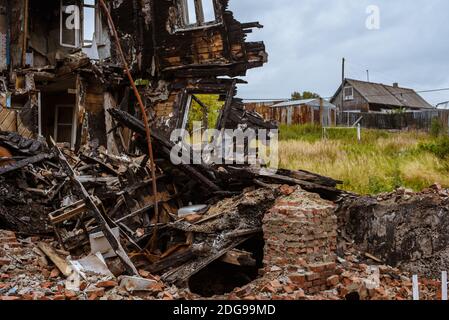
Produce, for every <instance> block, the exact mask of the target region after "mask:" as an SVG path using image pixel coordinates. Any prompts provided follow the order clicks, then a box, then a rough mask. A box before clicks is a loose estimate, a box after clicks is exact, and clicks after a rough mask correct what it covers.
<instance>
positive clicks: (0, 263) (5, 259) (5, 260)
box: [0, 258, 11, 267]
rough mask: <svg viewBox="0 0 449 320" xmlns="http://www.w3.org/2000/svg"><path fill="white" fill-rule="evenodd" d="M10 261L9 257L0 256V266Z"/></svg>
mask: <svg viewBox="0 0 449 320" xmlns="http://www.w3.org/2000/svg"><path fill="white" fill-rule="evenodd" d="M10 263H11V260H10V259H7V258H0V267H1V266H6V265H9V264H10Z"/></svg>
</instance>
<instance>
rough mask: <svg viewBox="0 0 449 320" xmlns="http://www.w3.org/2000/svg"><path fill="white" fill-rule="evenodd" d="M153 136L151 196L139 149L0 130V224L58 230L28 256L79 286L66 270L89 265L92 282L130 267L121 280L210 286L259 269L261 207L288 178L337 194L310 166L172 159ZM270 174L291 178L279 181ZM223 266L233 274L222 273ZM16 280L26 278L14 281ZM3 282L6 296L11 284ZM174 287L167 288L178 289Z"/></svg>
mask: <svg viewBox="0 0 449 320" xmlns="http://www.w3.org/2000/svg"><path fill="white" fill-rule="evenodd" d="M127 119H128V120H127V121H129V119H131V122H132V123H134V124H137V127H135V126H133V125H130V127H131V129H133V130H135V131H136V132H137V135H136V137H135V139H136V142H137V143H141V142H142V140H144V138H142V136H141V135H139V134H138V133H139V130H140V129H139V127H138V126H139V121H138V120H137V119H133V118H132V116H128V117H127ZM125 123H127V122H126V121H125ZM128 124H129V123H128ZM155 141H156V143H157V148H156V149H157V150H162V152H158V153H157V154H156V156H157V157H158V160H157V161H156V163H155V167H156V172H157V192H158V194H157V196H156V197H155V196H154V195H153V193H152V191H153V189H152V188H150V185H151V182H152V180H151V178H149V177H150V176H151V175H150V170H151V164H150V162H149V157H148V156H147V155H145V154H144V153H142V154H141V155H134V154H129V153H127V154H122V155H120V156H115V155H110V154H109V153H108V152H107V151H106V150H105V149H103V148H102V147H101V146H95V145H86V146H83V147H82V148H80V149H79V150H78V151H76V152H75V151H74V150H73V149H70V148H68V146H66V145H64V144H56V143H55V142H54V141H52V140H51V141H50V142H51V146H48V145H47V144H46V143H45V142H39V141H36V140H32V139H25V138H23V137H20V136H18V135H17V134H14V133H5V132H3V133H1V134H0V145H1V146H2V147H3V148H4V149H5V150H6V151H7V152H9V155H8V157H5V158H4V159H3V160H4V161H6V162H5V163H4V164H3V165H2V166H1V168H0V170H1V171H0V178H1V179H3V181H4V184H3V186H2V188H3V189H4V190H6V191H5V192H4V193H3V195H2V196H1V197H0V204H1V206H2V207H1V211H0V227H1V228H3V229H8V230H12V231H14V232H17V234H19V235H20V236H21V237H25V239H29V238H26V237H30V236H32V237H40V238H42V237H50V239H53V240H55V239H56V240H57V243H51V244H48V243H47V244H45V243H39V245H38V248H39V250H40V251H39V250H37V251H39V252H43V253H44V256H41V257H40V258H38V257H35V258H36V260H37V261H41V260H42V259H43V258H44V257H45V256H46V257H48V258H49V259H50V260H51V261H52V262H53V263H54V264H55V265H56V267H57V269H58V270H59V271H60V273H61V274H62V276H63V277H64V278H65V281H66V282H65V283H66V285H65V287H66V289H65V290H69V291H70V292H72V291H75V292H84V291H83V290H80V289H79V288H80V287H82V286H80V283H78V284H76V283H75V284H72V286H73V287H71V285H69V284H67V281H68V280H67V279H69V280H70V277H72V276H73V275H76V277H78V278H83V279H85V280H86V281H87V280H88V279H89V275H90V274H91V273H93V274H94V279H90V280H89V281H88V282H89V286H88V287H87V288H88V289H89V287H90V286H94V288H92V289H93V290H94V291H95V290H96V289H95V284H96V283H97V282H98V281H100V282H101V281H116V280H108V279H109V278H108V277H120V276H123V275H126V276H131V277H137V278H133V279H131V280H129V279H127V280H125V282H126V283H130V284H129V285H130V286H131V287H133V286H134V285H137V286H139V285H141V284H140V281H142V280H141V275H142V274H145V275H147V276H148V277H151V279H152V281H153V282H154V281H156V282H158V281H162V282H161V284H160V285H159V284H158V285H157V287H158V288H159V287H160V288H162V289H161V290H160V292H164V293H165V291H164V290H163V288H165V287H164V285H162V283H165V284H167V285H169V286H171V285H173V284H176V285H177V286H178V287H180V288H187V287H190V288H191V289H192V291H193V292H197V293H200V294H202V295H204V296H210V295H213V294H224V293H226V292H230V291H232V290H233V289H234V288H235V287H237V286H240V285H243V284H246V283H249V282H251V281H252V280H254V279H256V278H257V277H258V271H259V270H258V269H261V268H262V267H263V250H264V246H263V231H264V228H263V225H264V216H265V213H266V212H268V211H269V210H270V209H271V208H272V207H273V205H274V204H275V202H276V199H278V198H279V196H280V195H281V194H282V192H285V190H287V189H289V188H290V187H289V185H291V186H302V187H303V188H305V189H306V188H307V189H308V190H310V191H313V192H317V193H319V194H322V195H323V197H327V198H336V197H338V195H339V194H341V191H339V190H338V189H336V185H337V183H338V182H337V181H333V180H332V179H328V178H325V177H321V176H318V175H314V174H312V173H308V172H301V171H297V172H295V171H282V172H280V173H278V174H272V175H268V174H265V173H264V171H261V170H259V169H256V168H253V167H247V166H204V165H197V166H193V165H181V166H179V167H176V166H174V165H172V164H171V163H170V161H169V159H167V153H166V152H165V151H164V150H166V149H167V148H168V147H169V146H170V147H171V146H172V145H169V142H167V141H166V140H164V139H163V138H161V137H158V136H157V135H156V139H155ZM276 183H288V184H289V185H285V186H283V187H282V188H279V185H277V184H276ZM195 190H201V192H194V191H195ZM282 190H284V191H282ZM155 201H156V202H155ZM156 203H157V206H158V207H159V210H156V209H155V207H156V205H155V204H156ZM36 239H37V238H36ZM25 241H27V240H25ZM32 242H33V243H34V242H35V241H32ZM25 248H26V246H25ZM34 249H35V248H34ZM58 250H59V252H58ZM19 251H20V250H19ZM35 251H36V250H35ZM61 252H63V253H62V254H61ZM18 259H19V260H15V261H16V262H17V261H22V260H21V259H22V258H20V257H19V258H18ZM27 259H28V258H27ZM30 259H31V258H30ZM25 260H26V259H25ZM5 261H6V260H5ZM5 264H6V262H5ZM32 266H33V264H30V268H32ZM217 270H218V271H219V272H218V274H222V275H223V276H221V277H215V278H216V283H214V285H211V286H205V282H204V281H203V279H204V277H206V278H209V275H210V274H211V272H212V273H213V272H217ZM30 271H31V273H33V272H34V271H36V270H34V271H33V270H30ZM52 271H53V270H50V273H51V272H52ZM226 272H230V273H231V275H232V276H231V277H230V278H228V277H226V276H225V274H226ZM37 273H39V270H37ZM45 274H46V272H44V275H45ZM98 276H100V278H98ZM105 277H106V280H105ZM154 277H155V278H154ZM36 279H37V280H35V282H33V281H34V280H32V281H31V282H30V283H32V284H36V283H37V282H39V281H44V280H45V281H44V282H48V279H43V278H42V276H41V277H40V278H39V277H38V278H36ZM112 279H114V278H112ZM155 279H157V280H155ZM229 279H233V280H229ZM13 280H14V281H16V279H15V278H14V279H13ZM14 281H13V283H14ZM136 281H137V283H135V282H136ZM117 283H119V282H117ZM54 284H55V285H56V287H54V286H53V287H52V288H53V289H54V288H57V289H58V290H56V292H57V293H61V285H62V284H61V283H59V287H58V283H56V282H55V283H54ZM144 285H145V282H144ZM154 285H155V284H151V286H154ZM18 286H19V287H20V289H24V288H25V286H22V285H21V284H20V282H19V283H18ZM31 287H34V285H32V286H31ZM125 287H126V285H125ZM14 288H15V286H14ZM205 288H207V289H208V290H210V292H205ZM46 289H48V288H46ZM97 289H98V288H97ZM44 291H45V290H44ZM144 291H145V290H144ZM206 291H207V290H206ZM7 292H9V293H10V295H12V296H14V293H15V291H14V290H13V291H7ZM21 292H22V291H21ZM52 292H54V290H53V291H52ZM177 292H178V291H176V292H172V293H170V295H172V296H173V294H174V293H176V294H175V295H174V296H175V297H179V294H178V293H177ZM38 296H39V297H41V295H38ZM97 296H98V297H100V295H97ZM77 297H78V295H77ZM159 298H160V297H159Z"/></svg>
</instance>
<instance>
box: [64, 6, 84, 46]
mask: <svg viewBox="0 0 449 320" xmlns="http://www.w3.org/2000/svg"><path fill="white" fill-rule="evenodd" d="M70 6H72V5H70ZM73 6H75V7H76V8H77V10H78V12H76V10H75V12H74V13H72V14H75V18H74V19H75V20H74V23H75V29H74V31H73V32H74V35H75V43H74V44H70V43H65V42H64V39H63V36H64V34H63V30H64V29H65V26H66V21H64V20H63V18H64V15H66V14H68V13H67V12H66V10H67V8H68V7H69V6H65V5H64V0H60V5H59V18H60V21H59V45H60V46H61V47H64V48H75V49H76V48H79V47H80V44H81V38H82V30H81V12H80V7H79V5H78V2H77V1H75V5H73ZM76 15H78V17H79V20H78V21H77V19H76Z"/></svg>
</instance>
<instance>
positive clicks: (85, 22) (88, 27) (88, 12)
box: [60, 0, 102, 48]
mask: <svg viewBox="0 0 449 320" xmlns="http://www.w3.org/2000/svg"><path fill="white" fill-rule="evenodd" d="M60 16H61V26H60V44H61V46H63V47H68V48H81V47H83V48H89V47H92V45H93V44H94V41H95V42H96V43H97V44H98V43H100V44H101V43H102V24H101V14H100V10H99V8H98V4H97V1H96V0H81V1H78V0H61V14H60Z"/></svg>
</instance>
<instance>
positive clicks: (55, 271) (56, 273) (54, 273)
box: [50, 268, 61, 279]
mask: <svg viewBox="0 0 449 320" xmlns="http://www.w3.org/2000/svg"><path fill="white" fill-rule="evenodd" d="M60 274H61V271H59V269H58V268H54V269H53V270H51V272H50V278H51V279H55V278H57V277H59V275H60Z"/></svg>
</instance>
